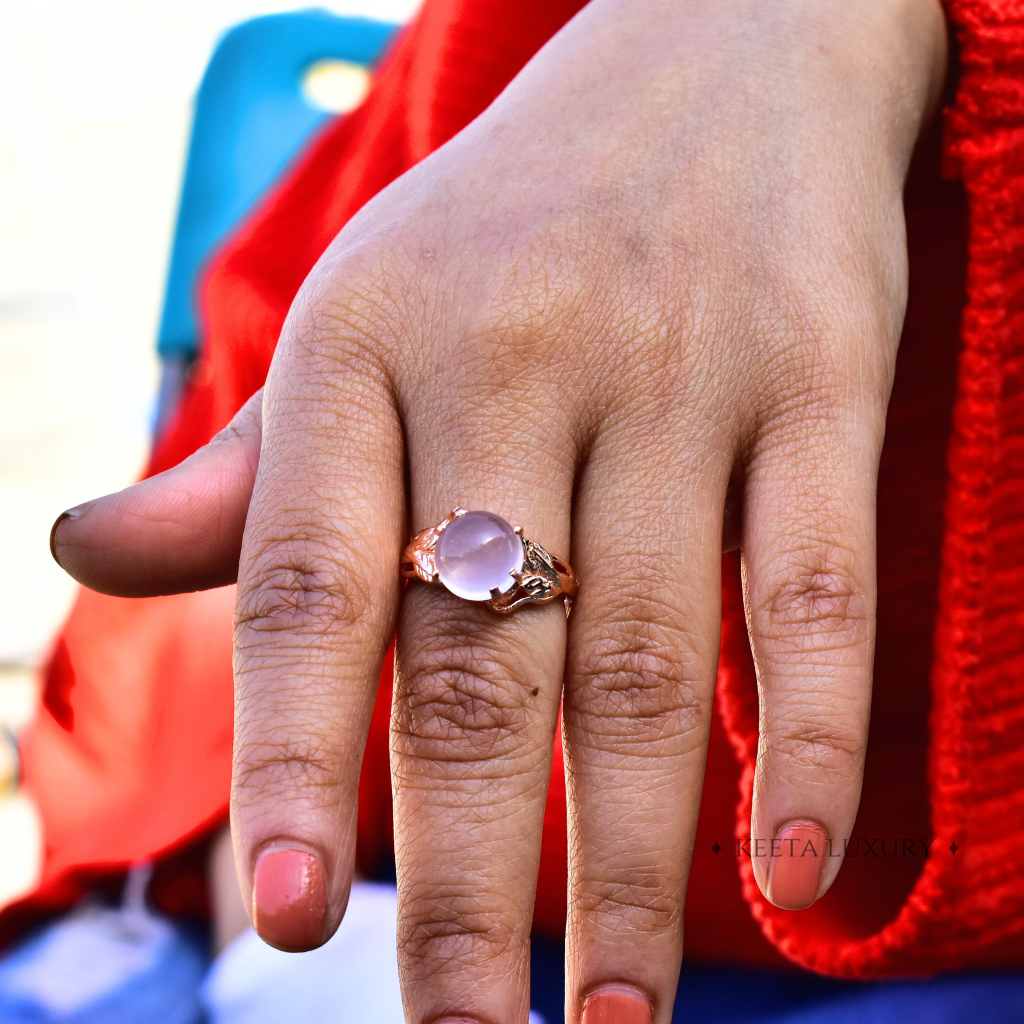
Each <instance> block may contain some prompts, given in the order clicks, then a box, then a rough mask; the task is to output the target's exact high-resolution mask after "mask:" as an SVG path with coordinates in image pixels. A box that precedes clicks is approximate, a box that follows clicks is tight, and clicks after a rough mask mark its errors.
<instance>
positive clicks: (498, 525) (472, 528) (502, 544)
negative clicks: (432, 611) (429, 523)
mask: <svg viewBox="0 0 1024 1024" xmlns="http://www.w3.org/2000/svg"><path fill="white" fill-rule="evenodd" d="M435 561H436V565H437V575H438V576H439V577H440V578H441V582H442V583H443V584H444V585H445V586H446V587H447V588H448V589H449V590H450V591H451V592H452V593H453V594H455V595H456V596H457V597H463V598H465V599H466V600H467V601H486V600H487V599H488V598H489V597H490V596H491V591H492V590H494V589H497V590H499V591H500V592H501V593H505V591H506V590H508V589H510V588H511V587H512V586H513V585H514V584H515V580H514V579H513V578H512V576H511V575H510V573H512V572H513V571H515V572H519V570H520V569H522V567H523V542H522V541H521V540H520V539H519V537H518V536H517V535H516V531H515V530H513V529H512V527H511V525H510V524H509V523H508V522H507V521H506V520H504V519H502V518H501V516H496V515H494V513H492V512H467V513H466V514H465V515H463V516H459V518H458V519H454V520H452V522H450V523H449V524H448V525H447V526H446V527H445V529H444V533H442V534H441V536H440V538H439V540H438V542H437V549H436V552H435Z"/></svg>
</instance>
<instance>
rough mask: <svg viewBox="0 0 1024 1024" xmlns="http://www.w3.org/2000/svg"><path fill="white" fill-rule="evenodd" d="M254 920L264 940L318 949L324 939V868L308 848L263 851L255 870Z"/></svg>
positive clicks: (282, 945) (299, 949)
mask: <svg viewBox="0 0 1024 1024" xmlns="http://www.w3.org/2000/svg"><path fill="white" fill-rule="evenodd" d="M252 907H253V914H252V916H253V924H254V926H255V928H256V931H257V932H258V933H259V936H260V938H261V939H263V941H264V942H268V943H270V945H271V946H276V947H277V948H278V949H283V950H286V951H287V952H290V953H291V952H302V951H304V950H307V949H315V948H316V947H317V946H319V945H320V944H321V943H322V942H323V938H324V917H325V915H326V912H327V904H326V901H325V899H324V869H323V865H322V864H321V863H320V861H319V859H318V858H316V857H315V856H313V854H311V853H307V852H306V851H305V850H294V849H284V850H281V849H274V850H267V851H265V852H264V853H261V854H260V856H259V859H258V860H257V861H256V870H255V871H254V872H253V887H252Z"/></svg>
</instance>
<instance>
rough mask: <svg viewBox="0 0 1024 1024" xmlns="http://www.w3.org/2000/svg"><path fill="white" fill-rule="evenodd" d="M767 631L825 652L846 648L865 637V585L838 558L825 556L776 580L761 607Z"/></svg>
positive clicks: (773, 637)
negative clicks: (827, 649)
mask: <svg viewBox="0 0 1024 1024" xmlns="http://www.w3.org/2000/svg"><path fill="white" fill-rule="evenodd" d="M761 612H762V614H761V616H760V624H761V632H762V634H763V635H764V636H765V637H766V638H767V639H770V640H780V641H781V640H788V641H793V642H797V643H799V644H800V645H801V646H813V649H816V650H820V649H822V648H826V647H829V646H833V645H834V646H838V647H847V646H850V645H852V644H854V643H856V642H857V641H858V640H859V639H862V638H863V636H864V627H865V625H866V624H867V621H868V613H867V608H866V599H865V596H864V592H863V588H862V587H860V585H859V584H858V582H857V580H856V578H855V576H854V574H853V573H852V572H850V571H849V570H848V569H847V568H845V567H844V566H842V565H841V564H839V563H838V562H837V560H836V559H834V558H830V557H828V556H822V557H821V558H819V559H817V560H816V564H814V563H811V564H807V565H804V566H801V567H799V568H797V569H795V570H792V569H791V570H789V571H788V572H786V573H784V574H783V575H782V577H781V578H780V579H778V580H776V581H774V582H773V583H772V584H771V585H770V586H769V587H768V591H767V596H766V598H765V600H764V602H763V605H762V608H761Z"/></svg>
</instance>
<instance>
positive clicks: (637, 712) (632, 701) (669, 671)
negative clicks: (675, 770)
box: [571, 609, 710, 747]
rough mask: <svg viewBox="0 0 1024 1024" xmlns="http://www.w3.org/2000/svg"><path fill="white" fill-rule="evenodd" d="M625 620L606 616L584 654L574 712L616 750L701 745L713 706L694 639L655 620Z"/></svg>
mask: <svg viewBox="0 0 1024 1024" xmlns="http://www.w3.org/2000/svg"><path fill="white" fill-rule="evenodd" d="M646 611H647V614H648V615H649V612H650V609H647V610H646ZM623 619H624V620H625V621H622V622H620V623H616V622H614V621H613V620H609V619H606V620H605V622H604V623H603V625H602V627H601V633H600V634H599V635H598V636H596V637H594V638H592V639H590V640H589V642H588V643H587V645H586V649H585V651H584V652H583V653H582V654H581V655H580V660H579V662H578V664H577V666H576V669H575V672H574V686H573V690H572V694H571V697H572V704H573V708H574V710H575V711H576V712H578V713H580V714H583V715H585V716H586V718H587V719H588V725H587V731H588V732H589V733H590V734H592V735H594V736H595V738H599V739H603V740H606V741H611V742H613V743H614V744H615V746H616V747H618V746H620V745H621V743H623V742H625V743H628V744H634V743H637V744H641V745H645V746H646V745H649V744H651V743H659V742H661V743H664V742H673V741H677V740H678V739H679V738H680V737H687V736H688V737H691V738H693V739H694V741H696V737H698V736H699V735H700V734H701V728H700V727H701V725H702V724H703V722H704V721H705V719H706V718H707V716H708V714H709V712H710V707H709V700H708V697H707V696H706V695H705V694H704V692H703V687H702V686H701V684H700V681H699V676H700V671H699V668H698V666H699V658H698V657H697V656H696V655H695V653H694V643H693V641H692V638H689V637H687V636H685V635H683V634H682V633H681V631H680V630H679V628H678V627H674V626H668V625H659V624H658V623H656V622H654V621H651V620H650V618H648V619H647V620H646V621H642V620H638V618H637V617H635V616H631V615H628V614H627V615H625V616H623Z"/></svg>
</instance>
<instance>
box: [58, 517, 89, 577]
mask: <svg viewBox="0 0 1024 1024" xmlns="http://www.w3.org/2000/svg"><path fill="white" fill-rule="evenodd" d="M91 504H92V502H91V501H87V502H86V503H85V504H84V505H76V506H75V507H74V508H69V509H68V510H67V511H66V512H61V514H60V515H59V516H57V518H56V519H55V520H54V521H53V526H51V527H50V555H51V556H52V557H53V560H54V561H55V562H56V563H57V564H58V565H60V559H59V558H58V557H57V545H56V540H57V530H58V529H59V528H60V524H61V523H63V522H64V521H65V520H66V519H77V518H78V517H79V516H80V515H81V514H82V513H83V512H84V511H85V510H86V509H87V508H88V507H89V506H90V505H91ZM61 568H64V567H63V566H61Z"/></svg>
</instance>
